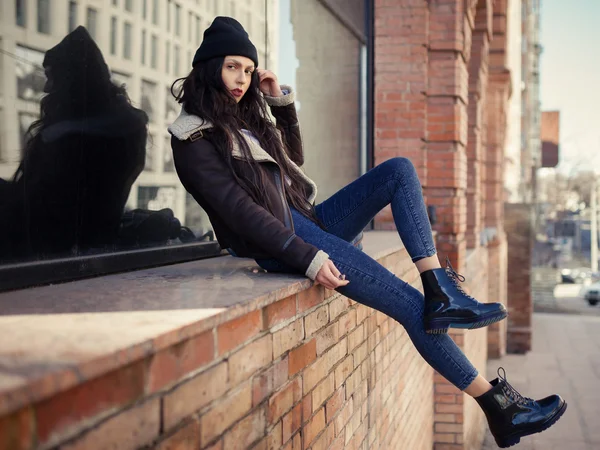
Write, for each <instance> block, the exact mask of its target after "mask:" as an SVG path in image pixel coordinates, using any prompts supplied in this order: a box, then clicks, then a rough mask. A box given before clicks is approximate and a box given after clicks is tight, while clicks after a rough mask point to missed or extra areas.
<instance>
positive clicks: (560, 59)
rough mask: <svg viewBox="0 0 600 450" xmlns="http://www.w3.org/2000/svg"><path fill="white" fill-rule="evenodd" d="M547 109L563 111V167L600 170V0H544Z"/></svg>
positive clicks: (543, 70) (543, 59)
mask: <svg viewBox="0 0 600 450" xmlns="http://www.w3.org/2000/svg"><path fill="white" fill-rule="evenodd" d="M540 40H541V44H542V47H543V52H542V55H541V67H540V83H541V86H540V89H541V92H540V96H541V103H542V111H549V110H559V111H560V114H561V123H560V152H561V154H560V159H561V162H560V164H559V169H560V170H561V172H564V173H566V174H569V173H573V172H574V171H578V170H592V169H595V170H596V171H597V172H598V173H600V0H541V33H540Z"/></svg>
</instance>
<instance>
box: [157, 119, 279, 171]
mask: <svg viewBox="0 0 600 450" xmlns="http://www.w3.org/2000/svg"><path fill="white" fill-rule="evenodd" d="M212 127H213V124H212V123H211V122H210V121H208V120H204V119H202V118H200V117H198V116H195V115H193V114H188V113H187V112H186V111H185V109H183V108H181V113H180V114H179V117H177V119H175V122H173V123H172V124H171V126H170V127H169V128H168V130H169V133H171V134H172V135H173V136H175V137H176V138H177V139H179V140H180V141H185V140H186V139H189V138H190V136H192V135H193V134H194V133H197V132H198V131H203V130H208V129H210V128H212ZM242 136H243V137H244V139H245V141H246V143H247V144H248V147H249V148H250V154H251V155H252V157H253V158H254V160H255V161H259V162H266V161H270V162H273V163H275V164H277V162H276V161H275V160H274V159H273V158H272V157H271V155H269V154H268V153H267V152H266V151H264V150H263V148H262V147H261V146H260V145H259V144H258V143H257V142H256V141H255V140H254V139H251V138H249V137H248V136H247V135H245V134H244V133H242ZM231 153H232V155H233V156H234V157H236V158H243V157H244V155H243V153H242V149H241V148H240V146H239V144H238V142H237V140H236V139H233V149H232V152H231Z"/></svg>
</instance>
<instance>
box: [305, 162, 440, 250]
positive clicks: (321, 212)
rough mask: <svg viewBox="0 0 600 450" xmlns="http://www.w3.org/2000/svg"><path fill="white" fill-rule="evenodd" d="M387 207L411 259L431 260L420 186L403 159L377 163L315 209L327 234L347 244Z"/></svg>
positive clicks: (429, 233) (432, 246)
mask: <svg viewBox="0 0 600 450" xmlns="http://www.w3.org/2000/svg"><path fill="white" fill-rule="evenodd" d="M390 204H391V206H392V214H393V216H394V222H395V224H396V228H397V230H398V234H399V235H400V238H401V239H402V242H403V243H404V245H405V246H406V250H407V251H408V254H409V255H410V256H411V258H412V260H413V261H418V260H421V259H423V258H428V257H435V255H436V249H435V243H434V241H433V233H432V231H431V225H430V223H429V217H428V216H427V209H426V207H425V202H424V201H423V194H422V188H421V184H420V182H419V178H418V176H417V172H416V171H415V168H414V166H413V165H412V163H411V162H410V160H408V159H406V158H392V159H389V160H387V161H385V162H384V163H382V164H379V165H378V166H377V167H374V168H373V169H371V170H370V171H368V172H367V173H366V174H364V175H363V176H361V177H360V178H358V179H357V180H355V181H353V182H352V183H350V184H349V185H348V186H346V187H344V188H343V189H341V190H340V191H338V192H337V193H336V194H334V195H332V196H331V197H330V198H328V199H327V200H325V201H324V202H322V203H320V204H319V205H317V206H316V207H315V210H316V213H317V216H318V217H319V219H320V220H321V221H322V222H323V224H324V225H325V226H326V228H327V231H328V232H329V233H331V234H333V235H335V236H337V237H339V238H341V239H343V240H345V241H347V242H350V241H351V240H352V239H353V238H354V237H356V236H357V235H358V234H359V233H360V232H361V231H362V230H364V228H365V227H366V226H367V225H368V224H369V222H371V220H373V218H374V217H375V215H376V214H377V213H378V212H379V211H381V210H382V209H383V208H385V207H386V206H387V205H390ZM435 259H437V257H435Z"/></svg>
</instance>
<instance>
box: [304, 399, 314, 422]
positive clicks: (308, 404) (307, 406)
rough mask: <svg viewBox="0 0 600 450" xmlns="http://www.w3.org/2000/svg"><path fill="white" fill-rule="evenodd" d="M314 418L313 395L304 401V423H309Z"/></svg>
mask: <svg viewBox="0 0 600 450" xmlns="http://www.w3.org/2000/svg"><path fill="white" fill-rule="evenodd" d="M311 416H312V395H307V396H305V397H304V398H303V399H302V423H305V422H307V421H308V420H309V419H310V418H311Z"/></svg>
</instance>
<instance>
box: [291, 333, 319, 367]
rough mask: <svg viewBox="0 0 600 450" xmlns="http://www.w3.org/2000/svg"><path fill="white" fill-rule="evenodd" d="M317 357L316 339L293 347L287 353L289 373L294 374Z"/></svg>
mask: <svg viewBox="0 0 600 450" xmlns="http://www.w3.org/2000/svg"><path fill="white" fill-rule="evenodd" d="M316 358H317V341H316V339H311V340H310V341H308V342H307V343H306V344H304V345H302V346H300V347H297V348H295V349H294V350H292V351H291V352H290V354H289V374H290V375H295V374H296V373H298V372H300V371H301V370H303V369H304V368H305V367H306V366H308V365H309V364H311V363H312V362H313V361H314V360H315V359H316Z"/></svg>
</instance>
